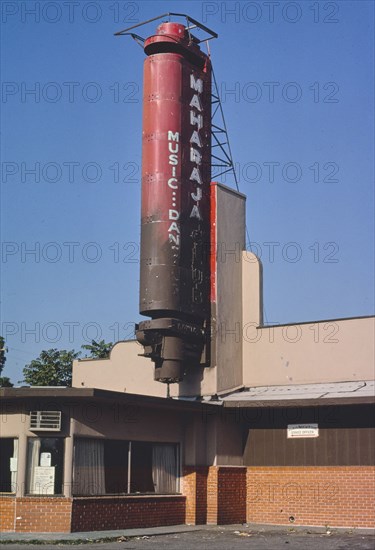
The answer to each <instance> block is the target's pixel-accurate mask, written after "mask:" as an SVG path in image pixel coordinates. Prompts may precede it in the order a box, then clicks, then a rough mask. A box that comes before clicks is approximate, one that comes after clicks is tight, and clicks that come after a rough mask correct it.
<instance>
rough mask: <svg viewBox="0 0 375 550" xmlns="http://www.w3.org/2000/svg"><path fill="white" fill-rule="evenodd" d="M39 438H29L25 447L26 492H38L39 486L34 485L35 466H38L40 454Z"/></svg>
mask: <svg viewBox="0 0 375 550" xmlns="http://www.w3.org/2000/svg"><path fill="white" fill-rule="evenodd" d="M40 446H41V444H40V439H39V438H37V437H33V438H30V439H29V441H28V447H27V465H28V468H29V472H28V476H27V493H29V494H31V495H32V494H39V490H40V489H39V487H35V468H36V466H39V456H40Z"/></svg>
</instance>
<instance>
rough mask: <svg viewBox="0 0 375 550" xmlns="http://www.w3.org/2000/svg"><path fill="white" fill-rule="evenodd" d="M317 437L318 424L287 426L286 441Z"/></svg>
mask: <svg viewBox="0 0 375 550" xmlns="http://www.w3.org/2000/svg"><path fill="white" fill-rule="evenodd" d="M302 437H319V426H318V424H288V439H297V438H302Z"/></svg>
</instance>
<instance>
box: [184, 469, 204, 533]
mask: <svg viewBox="0 0 375 550" xmlns="http://www.w3.org/2000/svg"><path fill="white" fill-rule="evenodd" d="M207 474H208V467H205V466H203V467H194V466H186V467H185V468H184V475H183V481H182V484H183V493H184V495H185V497H186V517H185V522H186V523H187V524H188V525H204V524H205V523H206V521H207Z"/></svg>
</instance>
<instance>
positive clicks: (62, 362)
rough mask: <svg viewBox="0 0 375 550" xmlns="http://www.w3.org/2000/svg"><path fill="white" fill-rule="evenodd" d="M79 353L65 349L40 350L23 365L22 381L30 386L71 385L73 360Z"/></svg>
mask: <svg viewBox="0 0 375 550" xmlns="http://www.w3.org/2000/svg"><path fill="white" fill-rule="evenodd" d="M80 354H81V352H76V351H74V350H70V351H67V350H65V349H63V350H58V349H49V350H47V351H42V352H41V353H40V355H39V357H37V359H33V360H32V361H31V363H29V364H28V365H26V366H25V367H24V369H23V375H24V381H25V382H26V383H27V384H29V385H30V386H71V384H72V367H73V361H74V360H75V359H77V358H78V356H79V355H80Z"/></svg>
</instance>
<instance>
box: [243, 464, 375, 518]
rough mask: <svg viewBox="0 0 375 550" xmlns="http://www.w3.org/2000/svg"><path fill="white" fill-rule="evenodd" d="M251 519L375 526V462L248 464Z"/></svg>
mask: <svg viewBox="0 0 375 550" xmlns="http://www.w3.org/2000/svg"><path fill="white" fill-rule="evenodd" d="M289 518H291V521H290V520H289ZM293 518H294V521H293ZM247 521H248V522H255V523H271V524H295V525H329V526H332V527H375V468H374V467H371V466H320V467H313V466H311V467H309V466H302V467H301V466H285V467H256V466H254V467H248V469H247Z"/></svg>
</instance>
